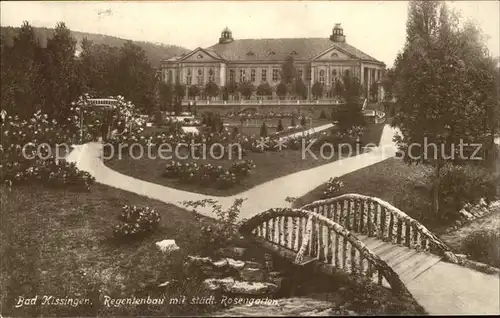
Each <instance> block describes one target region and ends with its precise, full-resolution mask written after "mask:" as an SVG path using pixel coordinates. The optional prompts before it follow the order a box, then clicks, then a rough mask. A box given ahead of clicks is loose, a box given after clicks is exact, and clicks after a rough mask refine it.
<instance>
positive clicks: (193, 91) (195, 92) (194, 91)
mask: <svg viewBox="0 0 500 318" xmlns="http://www.w3.org/2000/svg"><path fill="white" fill-rule="evenodd" d="M188 95H189V97H190V98H193V99H195V98H196V96H199V95H200V89H199V88H198V86H196V85H191V86H189V88H188Z"/></svg>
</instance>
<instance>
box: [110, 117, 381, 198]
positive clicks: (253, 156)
mask: <svg viewBox="0 0 500 318" xmlns="http://www.w3.org/2000/svg"><path fill="white" fill-rule="evenodd" d="M382 129H383V124H370V125H368V126H367V128H366V132H365V136H366V137H364V138H365V139H364V140H363V141H366V142H367V143H370V142H372V143H378V141H379V140H380V136H381V134H382ZM308 144H309V143H306V146H307V145H308ZM207 148H208V147H207ZM336 149H338V148H336ZM184 150H185V149H184ZM311 151H312V152H313V153H314V154H315V156H316V157H317V159H316V158H315V157H313V156H311V155H310V154H309V152H305V156H304V158H303V156H302V151H301V150H291V149H283V150H282V151H276V152H273V151H266V152H263V153H258V152H252V151H248V152H247V154H246V155H244V156H242V157H241V160H252V161H253V162H254V164H255V165H256V168H255V169H253V170H252V171H251V173H250V175H249V176H248V177H245V178H244V179H243V180H242V181H241V183H239V184H236V185H235V186H234V187H232V188H230V189H216V188H213V187H202V186H200V185H198V184H185V183H182V182H180V181H179V180H178V179H169V178H165V177H163V176H162V172H163V171H164V169H165V166H166V164H167V163H169V162H170V161H171V160H176V161H180V162H183V163H187V162H196V163H197V164H208V163H210V164H212V165H216V166H219V165H220V166H222V167H224V168H229V167H230V166H231V164H233V163H234V162H237V161H239V160H240V158H237V157H238V156H237V155H235V156H233V157H232V159H231V160H229V159H228V158H223V159H213V158H209V157H210V155H209V148H208V149H207V152H208V154H207V156H206V157H207V158H206V159H196V160H195V159H192V158H187V159H183V158H184V157H185V156H187V152H182V153H181V154H180V157H181V158H179V159H177V158H175V156H174V154H173V153H164V154H163V155H164V157H167V158H169V157H168V156H172V157H171V158H169V159H161V158H159V155H158V154H157V153H154V152H152V154H153V158H148V157H147V153H146V154H145V155H144V156H142V157H140V158H139V157H138V156H135V157H131V156H129V155H127V154H124V155H122V156H118V155H115V156H114V157H113V158H111V159H108V160H105V164H106V165H107V166H108V167H110V168H111V169H114V170H116V171H118V172H120V173H123V174H125V175H129V176H132V177H135V178H137V179H141V180H145V181H149V182H153V183H157V184H161V185H164V186H168V187H172V188H176V189H181V190H186V191H190V192H195V193H201V194H207V195H214V196H231V195H235V194H238V193H241V192H243V191H246V190H248V189H251V188H253V187H255V186H257V185H259V184H262V183H264V182H267V181H271V180H274V179H276V178H279V177H283V176H285V175H288V174H291V173H295V172H299V171H302V170H307V169H311V168H315V167H318V166H320V165H324V164H327V163H330V162H333V161H335V160H338V159H339V157H340V156H339V154H338V153H336V154H334V155H332V156H331V153H330V152H329V148H328V147H326V148H325V149H324V156H323V157H322V156H321V155H320V152H319V150H312V149H311ZM361 151H362V150H361ZM345 156H346V154H344V155H342V158H345ZM330 157H331V158H330Z"/></svg>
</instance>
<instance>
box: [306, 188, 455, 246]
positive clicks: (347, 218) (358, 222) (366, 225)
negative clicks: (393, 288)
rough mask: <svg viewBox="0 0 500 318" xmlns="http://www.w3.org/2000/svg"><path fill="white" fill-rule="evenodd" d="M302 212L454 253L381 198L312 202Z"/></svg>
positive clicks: (397, 240) (388, 239) (362, 231)
mask: <svg viewBox="0 0 500 318" xmlns="http://www.w3.org/2000/svg"><path fill="white" fill-rule="evenodd" d="M302 209H304V210H309V211H313V212H315V213H318V214H321V215H323V216H325V217H327V218H328V219H330V220H332V221H334V222H336V223H339V224H341V225H342V226H344V227H345V228H346V229H347V230H350V231H353V232H355V233H360V234H364V235H367V236H369V237H376V238H378V239H380V240H383V241H386V242H391V243H395V244H401V245H405V246H407V247H409V248H414V249H417V250H424V251H429V252H432V253H435V254H438V255H440V256H447V255H446V253H451V251H450V249H449V248H448V246H446V245H445V244H444V243H443V242H442V241H441V240H440V239H439V238H437V237H436V236H435V235H434V234H433V233H432V232H430V231H429V230H428V229H427V228H426V227H425V226H423V225H422V224H421V223H420V222H418V221H417V220H415V219H413V218H411V217H409V216H408V215H407V214H406V213H404V212H403V211H401V210H399V209H398V208H396V207H394V206H392V205H391V204H389V203H388V202H385V201H383V200H381V199H379V198H374V197H369V196H365V195H360V194H344V195H341V196H338V197H335V198H330V199H326V200H320V201H315V202H312V203H310V204H307V205H305V206H303V207H302ZM451 254H452V253H451Z"/></svg>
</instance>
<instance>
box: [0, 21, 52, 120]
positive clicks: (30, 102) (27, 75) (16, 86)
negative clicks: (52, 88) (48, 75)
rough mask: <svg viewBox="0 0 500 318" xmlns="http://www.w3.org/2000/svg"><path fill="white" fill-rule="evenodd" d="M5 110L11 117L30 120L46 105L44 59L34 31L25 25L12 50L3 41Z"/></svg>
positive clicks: (3, 99)
mask: <svg viewBox="0 0 500 318" xmlns="http://www.w3.org/2000/svg"><path fill="white" fill-rule="evenodd" d="M1 45H2V54H1V61H2V62H1V64H2V65H1V68H0V72H1V83H2V85H1V92H0V93H1V94H0V95H1V96H0V98H1V106H2V109H5V110H6V111H7V113H8V114H16V115H19V116H21V117H22V118H27V117H30V116H31V114H33V113H34V112H35V111H36V109H37V108H39V107H42V106H43V105H44V102H45V99H44V95H45V94H43V91H42V90H41V89H42V88H43V86H41V85H40V83H42V82H43V65H42V63H43V59H42V58H43V55H42V49H41V48H40V45H39V43H38V41H37V40H36V38H35V34H34V31H33V28H32V27H31V26H30V25H29V23H28V22H24V23H23V25H22V27H21V29H20V32H19V34H18V35H17V36H16V37H15V38H14V43H13V45H12V47H8V46H7V45H5V42H4V41H3V39H2V43H1Z"/></svg>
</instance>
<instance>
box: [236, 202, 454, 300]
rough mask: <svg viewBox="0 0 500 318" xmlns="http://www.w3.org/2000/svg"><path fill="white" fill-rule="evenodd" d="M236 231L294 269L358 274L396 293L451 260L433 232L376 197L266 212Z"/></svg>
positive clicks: (449, 253) (450, 256)
mask: <svg viewBox="0 0 500 318" xmlns="http://www.w3.org/2000/svg"><path fill="white" fill-rule="evenodd" d="M240 232H241V233H242V234H243V235H245V236H248V237H251V238H252V239H254V240H255V241H256V242H257V243H258V244H261V245H262V246H263V247H265V248H267V249H270V250H272V251H274V252H276V253H278V254H279V255H281V256H282V257H284V258H287V259H289V260H291V261H292V262H294V263H295V264H297V265H300V266H304V265H306V264H311V265H313V266H314V268H317V269H319V270H320V271H322V272H325V273H334V272H336V271H338V270H341V271H343V272H346V273H349V274H354V275H361V276H364V277H367V278H369V279H371V280H373V281H374V282H375V283H377V284H379V285H382V286H385V287H388V288H391V289H393V290H395V291H397V292H400V293H409V292H408V290H407V288H406V284H408V283H409V282H410V281H412V280H413V279H415V278H416V277H417V276H419V275H420V274H422V273H423V272H424V271H426V270H428V269H429V268H431V267H432V266H434V265H435V264H437V263H438V262H440V261H441V260H443V259H444V260H446V261H449V262H454V263H456V262H457V259H456V256H455V255H454V254H453V253H452V252H451V251H450V249H449V248H448V247H447V246H446V245H445V244H444V243H443V242H441V241H440V240H439V239H438V238H437V237H436V236H435V235H434V234H433V233H431V232H430V231H429V230H428V229H427V228H425V227H424V226H423V225H422V224H420V223H419V222H418V221H416V220H414V219H412V218H411V217H409V216H408V215H406V214H405V213H404V212H402V211H401V210H399V209H397V208H395V207H394V206H392V205H390V204H389V203H387V202H385V201H382V200H380V199H378V198H373V197H368V196H364V195H359V194H346V195H342V196H339V197H336V198H331V199H327V200H321V201H316V202H313V203H311V204H308V205H305V206H303V207H302V208H300V209H290V208H285V209H271V210H268V211H265V212H263V213H260V214H258V215H256V216H254V217H252V218H251V219H249V220H247V221H245V222H244V223H243V224H242V225H241V227H240Z"/></svg>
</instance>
